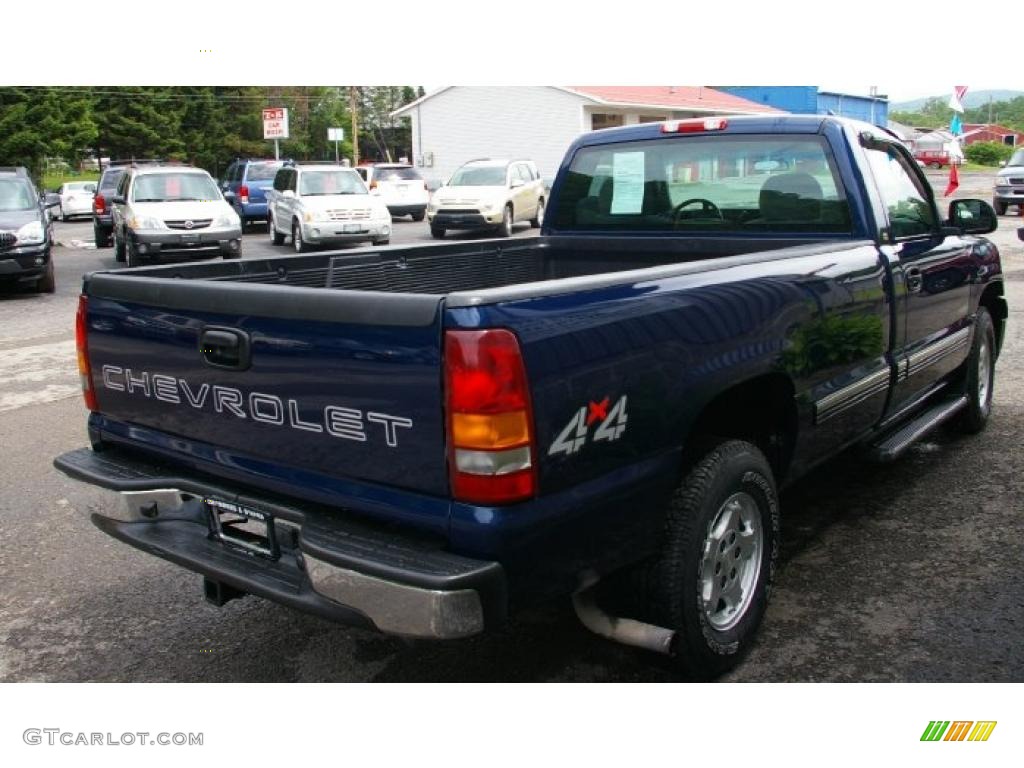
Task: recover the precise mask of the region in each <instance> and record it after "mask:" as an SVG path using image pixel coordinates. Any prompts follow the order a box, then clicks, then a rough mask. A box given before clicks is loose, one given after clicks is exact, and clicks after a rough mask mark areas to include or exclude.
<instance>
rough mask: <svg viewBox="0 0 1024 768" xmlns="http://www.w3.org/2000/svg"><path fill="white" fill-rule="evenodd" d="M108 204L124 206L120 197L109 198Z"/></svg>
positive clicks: (122, 198)
mask: <svg viewBox="0 0 1024 768" xmlns="http://www.w3.org/2000/svg"><path fill="white" fill-rule="evenodd" d="M110 202H112V203H113V204H114V205H124V197H123V196H121V195H114V196H113V197H111V198H110Z"/></svg>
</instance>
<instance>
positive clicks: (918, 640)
mask: <svg viewBox="0 0 1024 768" xmlns="http://www.w3.org/2000/svg"><path fill="white" fill-rule="evenodd" d="M930 177H931V178H932V182H933V185H934V186H935V187H936V188H937V190H938V192H939V193H941V192H942V190H943V189H944V187H945V183H946V176H945V175H944V174H930ZM990 192H991V174H964V175H963V176H962V177H961V187H960V189H959V191H958V193H957V195H956V197H980V198H982V199H988V198H989V196H990ZM1013 212H1014V210H1013V209H1011V213H1013ZM1019 225H1024V219H1019V218H1015V217H1012V216H1007V217H1002V218H1001V220H1000V228H999V230H998V231H997V232H996V233H993V235H992V236H991V237H992V239H993V240H994V242H996V244H997V245H998V246H999V248H1000V251H1001V253H1002V256H1003V264H1004V269H1005V270H1006V272H1007V281H1006V287H1007V298H1008V300H1009V303H1010V321H1009V325H1008V330H1007V335H1006V342H1005V346H1004V349H1003V352H1002V356H1001V357H1000V359H999V362H998V365H997V374H996V387H995V409H994V413H993V417H992V420H991V422H990V424H989V427H988V429H987V430H986V431H985V432H984V433H982V434H981V435H979V436H976V437H972V438H963V437H957V436H953V435H952V434H947V433H945V432H941V433H939V434H937V435H935V436H934V437H933V438H932V439H930V440H928V441H927V442H924V443H922V444H919V445H917V446H916V447H915V448H914V449H913V450H912V451H911V453H910V455H908V456H907V457H905V458H904V459H903V460H901V461H899V462H897V463H894V464H891V465H887V466H884V467H879V466H875V465H870V464H866V463H864V462H862V461H861V460H860V459H859V458H858V457H857V456H856V455H855V454H853V453H849V454H847V455H844V456H842V457H840V458H839V459H837V460H835V461H832V462H831V463H829V464H828V465H826V466H824V467H822V468H821V469H819V470H817V471H816V472H814V473H813V474H812V475H811V476H809V477H807V478H806V479H804V480H803V481H801V482H800V483H799V484H797V485H796V486H794V487H793V488H791V489H790V490H789V491H788V492H787V493H785V494H784V495H783V499H782V509H783V536H784V548H783V555H782V562H781V567H780V571H779V574H778V580H777V588H776V591H775V593H774V596H773V602H772V604H771V606H770V607H769V610H768V614H767V617H766V619H765V624H764V627H763V629H762V632H761V635H760V638H759V642H758V644H757V646H756V647H755V649H754V651H753V652H752V653H751V655H750V656H749V657H748V658H747V659H746V660H745V662H744V663H743V664H742V665H741V666H740V667H739V668H738V669H736V670H735V671H734V672H732V673H731V674H729V675H728V677H727V678H725V679H726V680H732V681H778V682H783V681H820V680H831V681H935V682H945V681H963V682H991V681H1024V654H1021V653H1020V638H1021V633H1022V632H1024V594H1022V593H1021V592H1020V591H1019V590H1017V589H1016V588H1015V585H1016V584H1017V582H1018V581H1019V578H1020V569H1021V560H1022V555H1021V553H1022V549H1021V541H1022V540H1024V501H1022V498H1024V496H1022V494H1021V493H1020V491H1019V489H1020V479H1019V478H1020V477H1021V476H1022V474H1024V455H1022V454H1021V453H1020V452H1019V450H1018V449H1019V447H1020V446H1021V445H1022V444H1024V333H1022V331H1021V324H1020V322H1019V321H1020V319H1021V311H1022V310H1021V308H1022V307H1024V243H1021V242H1020V241H1019V240H1018V239H1017V237H1016V227H1017V226H1019ZM56 227H57V229H56V233H57V239H58V240H59V241H60V243H61V245H59V246H58V247H56V248H55V250H54V258H55V263H56V266H57V284H58V290H57V293H55V294H53V295H35V294H29V293H13V292H6V293H2V294H0V350H2V352H3V355H2V356H0V437H2V439H0V461H2V464H3V466H4V468H5V473H6V482H5V483H4V484H3V487H2V488H0V542H2V543H3V546H2V547H0V577H2V578H0V681H295V680H301V681H368V680H393V681H398V680H402V681H415V680H448V681H452V680H481V681H503V680H533V681H548V680H558V681H611V680H615V681H655V680H673V679H676V678H675V676H674V674H673V673H671V672H670V671H668V670H667V668H666V667H665V666H664V665H662V664H661V663H659V660H658V659H656V658H654V657H652V656H648V655H644V654H641V653H639V652H635V651H633V650H630V649H627V648H623V647H619V646H616V645H613V644H611V643H608V642H606V641H603V640H601V639H599V638H597V637H595V636H593V635H591V634H589V633H588V632H587V631H586V630H585V629H583V628H582V627H581V626H580V625H579V623H578V622H577V620H576V618H575V616H574V614H573V612H572V609H571V607H570V606H569V605H568V603H563V602H558V603H552V604H547V605H542V606H539V607H537V608H535V609H533V610H532V611H530V612H528V613H526V614H524V615H521V616H518V617H517V618H516V619H515V620H514V621H512V622H511V623H510V624H509V625H508V626H506V627H505V628H503V629H501V630H500V631H494V632H491V633H488V634H486V635H483V636H480V637H477V638H473V639H470V640H464V641H459V642H449V643H444V644H435V643H429V642H412V641H404V640H399V639H394V638H389V637H384V636H381V635H377V634H373V633H370V632H365V631H361V630H354V629H349V628H345V627H340V626H337V625H333V624H330V623H328V622H326V621H323V620H320V619H317V618H314V617H311V616H307V615H303V614H299V613H296V612H294V611H291V610H289V609H287V608H283V607H280V606H278V605H275V604H272V603H269V602H266V601H264V600H261V599H257V598H246V599H245V600H240V601H234V602H232V603H229V604H228V605H227V606H225V607H224V608H221V609H218V608H214V607H213V606H211V605H209V604H207V603H206V602H205V601H204V600H203V596H202V593H201V579H200V577H198V576H196V575H194V574H191V573H189V572H186V571H184V570H181V569H179V568H177V567H175V566H173V565H171V564H169V563H165V562H163V561H161V560H158V559H156V558H153V557H151V556H149V555H145V554H143V553H141V552H138V551H136V550H134V549H131V548H129V547H126V546H124V545H122V544H120V543H118V542H116V541H114V540H113V539H111V538H109V537H107V536H105V535H104V534H102V533H100V532H99V531H98V530H96V529H95V528H94V527H93V526H92V524H91V523H90V522H89V520H88V516H87V515H88V512H89V510H90V509H92V508H98V507H101V506H105V505H107V504H109V503H111V497H110V496H109V495H107V494H105V493H103V492H101V491H99V490H98V489H95V488H93V487H91V486H86V485H84V484H80V483H76V482H73V481H71V480H70V479H68V478H66V477H64V476H63V475H61V474H59V473H57V472H56V470H54V469H53V468H52V466H51V460H52V458H53V457H54V456H55V455H57V454H58V453H61V452H63V451H67V450H70V449H72V448H76V447H80V446H82V445H84V444H85V442H86V439H85V409H84V407H83V405H82V402H81V398H80V391H79V383H78V374H77V370H76V367H75V359H74V335H73V325H74V313H75V307H76V301H77V294H78V289H79V285H80V280H81V276H82V275H83V274H84V273H85V272H88V271H91V270H96V269H103V268H109V267H113V266H114V265H115V263H114V260H113V252H112V251H111V250H109V249H105V250H96V249H95V248H93V247H92V243H91V237H92V228H91V224H90V223H89V222H85V221H83V222H74V223H68V224H64V223H57V225H56ZM534 233H535V230H530V229H529V228H528V227H526V226H525V225H518V227H517V229H516V236H518V237H523V236H529V235H530V234H534ZM468 237H469V236H468V235H467V236H459V235H456V236H455V238H454V239H463V238H468ZM418 242H432V240H431V237H430V233H429V230H428V228H427V225H426V223H425V222H423V223H419V224H417V223H413V222H411V221H409V220H408V219H404V220H396V223H395V232H394V235H393V238H392V243H393V244H395V245H400V244H407V243H418ZM288 252H289V251H288V250H287V249H286V248H284V247H274V246H272V245H270V243H269V239H268V238H267V236H266V234H265V233H264V232H262V231H255V229H254V230H251V231H250V233H249V234H247V235H246V237H245V244H244V256H245V257H246V258H254V257H258V256H265V255H270V254H284V253H288Z"/></svg>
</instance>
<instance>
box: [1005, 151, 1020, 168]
mask: <svg viewBox="0 0 1024 768" xmlns="http://www.w3.org/2000/svg"><path fill="white" fill-rule="evenodd" d="M1007 165H1024V149H1018V150H1016V151H1015V152H1014V153H1013V155H1012V156H1011V157H1010V161H1009V162H1008V163H1007Z"/></svg>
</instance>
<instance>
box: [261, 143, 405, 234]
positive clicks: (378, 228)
mask: <svg viewBox="0 0 1024 768" xmlns="http://www.w3.org/2000/svg"><path fill="white" fill-rule="evenodd" d="M267 229H268V231H269V232H270V239H271V241H272V242H273V243H274V245H281V244H282V243H284V239H285V237H288V236H289V235H290V236H291V238H292V245H293V246H294V248H295V250H296V251H297V252H299V253H305V252H306V251H308V250H309V249H310V248H311V247H313V246H315V245H321V244H326V243H341V242H359V241H363V242H366V241H369V242H371V243H373V244H374V245H387V244H388V242H390V240H391V214H390V213H388V209H387V206H385V205H384V203H383V202H382V201H381V199H380V198H379V197H377V196H376V195H371V194H370V193H369V191H368V190H367V189H366V185H365V184H363V180H362V179H361V178H360V177H359V174H358V173H356V172H355V170H354V169H352V168H345V167H343V166H340V165H328V164H319V165H297V164H294V163H286V164H285V166H284V167H283V168H281V169H280V170H279V171H278V172H277V175H276V176H274V187H273V189H268V190H267Z"/></svg>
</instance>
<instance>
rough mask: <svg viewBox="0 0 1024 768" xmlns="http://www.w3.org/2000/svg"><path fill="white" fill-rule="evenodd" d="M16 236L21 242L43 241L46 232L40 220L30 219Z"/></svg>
mask: <svg viewBox="0 0 1024 768" xmlns="http://www.w3.org/2000/svg"><path fill="white" fill-rule="evenodd" d="M16 237H17V238H18V242H19V243H25V244H26V245H27V244H30V243H41V242H43V240H44V239H45V237H46V233H45V232H44V231H43V225H42V223H41V222H38V221H30V222H29V223H28V224H26V225H25V226H23V227H21V228H20V229H19V230H18V232H17V235H16Z"/></svg>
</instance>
